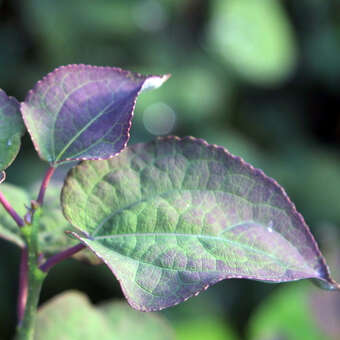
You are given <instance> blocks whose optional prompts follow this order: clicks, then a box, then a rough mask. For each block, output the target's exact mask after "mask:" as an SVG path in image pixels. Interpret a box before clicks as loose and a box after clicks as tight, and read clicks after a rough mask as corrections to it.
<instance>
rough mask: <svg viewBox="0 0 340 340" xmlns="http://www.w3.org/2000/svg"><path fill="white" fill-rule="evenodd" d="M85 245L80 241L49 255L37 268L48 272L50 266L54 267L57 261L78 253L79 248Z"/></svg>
mask: <svg viewBox="0 0 340 340" xmlns="http://www.w3.org/2000/svg"><path fill="white" fill-rule="evenodd" d="M84 248H85V246H84V245H83V244H82V243H79V244H77V245H76V246H74V247H71V248H68V249H66V250H64V251H62V252H60V253H58V254H55V255H53V256H51V257H50V258H49V259H48V260H46V262H45V263H43V264H42V265H41V266H40V267H39V269H40V270H42V271H43V272H45V273H46V272H48V271H49V270H50V269H51V268H52V267H54V266H55V265H56V264H58V263H59V262H61V261H63V260H65V259H67V258H69V257H71V256H72V255H74V254H76V253H78V252H79V251H80V250H82V249H84Z"/></svg>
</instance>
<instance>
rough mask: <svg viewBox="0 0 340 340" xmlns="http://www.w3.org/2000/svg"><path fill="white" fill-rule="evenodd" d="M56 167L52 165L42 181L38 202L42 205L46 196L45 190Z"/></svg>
mask: <svg viewBox="0 0 340 340" xmlns="http://www.w3.org/2000/svg"><path fill="white" fill-rule="evenodd" d="M54 171H55V168H53V167H50V168H48V170H47V171H46V174H45V177H44V179H43V181H42V182H41V186H40V191H39V195H38V198H37V202H38V203H39V204H40V205H42V204H43V202H44V196H45V192H46V189H47V186H48V183H49V182H50V179H51V177H52V175H53V174H54Z"/></svg>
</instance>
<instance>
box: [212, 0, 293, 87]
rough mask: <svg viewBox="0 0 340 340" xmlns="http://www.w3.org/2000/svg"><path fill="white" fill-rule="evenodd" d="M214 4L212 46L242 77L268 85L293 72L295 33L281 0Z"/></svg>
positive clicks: (243, 0)
mask: <svg viewBox="0 0 340 340" xmlns="http://www.w3.org/2000/svg"><path fill="white" fill-rule="evenodd" d="M213 6H214V7H213V15H212V19H211V26H210V30H209V40H210V44H211V47H212V49H215V50H216V52H217V53H219V54H220V55H221V57H222V60H224V61H225V62H226V63H227V64H228V65H231V66H232V67H233V69H234V70H235V71H236V72H237V73H238V74H239V75H240V76H241V77H243V78H244V79H246V80H248V81H250V82H253V83H257V84H263V85H266V84H275V83H280V82H282V81H284V80H285V79H286V78H287V77H289V76H290V75H291V74H292V72H293V71H294V68H295V65H296V60H297V55H296V54H297V53H296V46H295V41H294V34H293V29H292V27H291V25H290V23H289V20H288V18H287V16H286V14H285V13H284V10H283V8H282V6H281V4H280V2H279V1H278V0H228V1H224V0H218V1H214V3H213Z"/></svg>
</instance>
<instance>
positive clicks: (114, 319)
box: [98, 302, 174, 340]
mask: <svg viewBox="0 0 340 340" xmlns="http://www.w3.org/2000/svg"><path fill="white" fill-rule="evenodd" d="M98 310H99V311H100V312H101V313H102V314H103V316H105V318H106V319H107V320H109V322H110V325H111V327H112V329H113V330H114V332H115V334H117V335H118V337H119V339H124V340H135V339H145V340H171V339H174V333H173V331H172V329H171V328H170V327H169V325H168V323H167V322H165V319H163V318H162V317H160V316H159V315H158V314H156V313H141V312H137V311H135V310H133V309H132V308H131V307H130V306H129V305H127V304H126V303H124V302H113V303H112V302H111V303H107V304H105V305H102V306H100V308H98ZM131 327H132V328H131Z"/></svg>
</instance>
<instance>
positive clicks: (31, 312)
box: [16, 207, 46, 340]
mask: <svg viewBox="0 0 340 340" xmlns="http://www.w3.org/2000/svg"><path fill="white" fill-rule="evenodd" d="M40 215H41V208H40V207H37V209H36V210H35V211H34V213H33V218H32V224H27V225H25V226H24V227H22V228H21V232H22V235H23V237H24V238H25V240H26V244H27V250H28V256H27V262H26V264H27V269H28V271H27V274H28V275H27V283H28V287H27V302H26V306H25V307H24V315H23V318H22V320H21V322H19V324H18V328H17V336H16V340H33V337H34V328H35V319H36V314H37V307H38V302H39V295H40V290H41V287H42V284H43V281H44V279H45V277H46V273H44V272H42V271H41V270H40V269H39V267H38V257H39V252H38V227H39V219H40ZM23 257H24V254H23ZM22 259H23V260H24V258H22ZM22 267H23V268H24V267H25V265H24V264H23V265H22ZM24 270H25V269H24ZM25 280H26V279H25V278H23V284H25ZM21 302H22V301H19V304H21Z"/></svg>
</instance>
